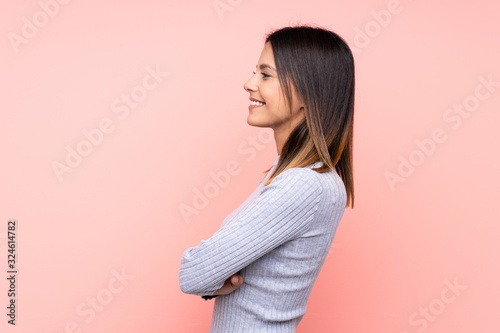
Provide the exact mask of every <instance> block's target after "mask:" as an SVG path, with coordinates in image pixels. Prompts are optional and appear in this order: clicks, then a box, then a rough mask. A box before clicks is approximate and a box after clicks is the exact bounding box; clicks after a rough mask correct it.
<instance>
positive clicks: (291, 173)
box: [264, 167, 322, 195]
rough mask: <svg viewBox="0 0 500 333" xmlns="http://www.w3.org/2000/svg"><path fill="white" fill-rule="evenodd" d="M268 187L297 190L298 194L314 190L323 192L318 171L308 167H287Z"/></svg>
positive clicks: (319, 192) (316, 192)
mask: <svg viewBox="0 0 500 333" xmlns="http://www.w3.org/2000/svg"><path fill="white" fill-rule="evenodd" d="M267 187H269V188H274V187H278V188H282V189H285V190H292V191H297V193H298V194H300V193H304V192H312V193H315V194H317V195H320V194H321V192H322V182H321V180H320V178H319V174H318V172H316V171H314V170H312V169H310V168H307V167H305V168H290V169H287V170H285V171H283V172H281V173H280V174H279V175H277V176H276V177H275V178H274V179H273V181H272V182H271V183H270V184H269V185H267V186H266V187H265V188H267ZM265 188H264V189H265Z"/></svg>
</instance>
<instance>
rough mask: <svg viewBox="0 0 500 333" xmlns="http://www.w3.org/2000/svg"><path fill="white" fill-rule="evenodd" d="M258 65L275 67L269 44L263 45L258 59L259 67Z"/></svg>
mask: <svg viewBox="0 0 500 333" xmlns="http://www.w3.org/2000/svg"><path fill="white" fill-rule="evenodd" d="M260 64H267V65H271V66H273V67H275V65H274V55H273V49H272V46H271V43H270V42H267V43H266V44H265V45H264V48H263V49H262V52H261V54H260V58H259V65H260Z"/></svg>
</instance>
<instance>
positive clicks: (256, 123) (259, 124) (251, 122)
mask: <svg viewBox="0 0 500 333" xmlns="http://www.w3.org/2000/svg"><path fill="white" fill-rule="evenodd" d="M250 118H251V117H248V118H247V124H248V125H250V126H255V127H269V125H268V124H266V123H265V122H262V121H256V120H255V119H253V120H252V119H250Z"/></svg>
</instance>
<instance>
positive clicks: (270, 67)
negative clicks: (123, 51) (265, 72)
mask: <svg viewBox="0 0 500 333" xmlns="http://www.w3.org/2000/svg"><path fill="white" fill-rule="evenodd" d="M255 68H257V65H255ZM264 68H269V69H272V70H273V71H275V72H276V68H274V67H272V66H270V65H268V64H262V65H260V69H264Z"/></svg>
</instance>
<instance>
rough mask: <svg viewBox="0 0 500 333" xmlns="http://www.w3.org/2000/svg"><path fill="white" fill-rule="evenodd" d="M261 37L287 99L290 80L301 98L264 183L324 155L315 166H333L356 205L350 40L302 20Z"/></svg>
mask: <svg viewBox="0 0 500 333" xmlns="http://www.w3.org/2000/svg"><path fill="white" fill-rule="evenodd" d="M265 42H266V43H267V42H270V44H271V46H272V51H273V55H274V60H275V64H276V72H277V74H278V80H279V82H280V86H281V88H282V89H281V90H282V93H284V97H285V98H286V99H287V101H288V105H289V106H291V105H292V101H291V88H292V86H293V87H294V88H295V91H296V93H298V95H299V97H300V98H301V99H302V102H303V104H304V107H305V110H304V111H305V119H304V120H303V121H302V122H301V123H300V124H299V125H297V127H295V129H294V130H293V131H292V132H291V133H290V135H289V137H288V139H287V141H286V142H285V144H284V146H283V148H282V151H281V154H280V159H279V162H278V164H277V166H276V169H275V170H274V172H273V173H272V175H271V177H270V178H269V180H268V181H267V182H266V183H265V184H264V186H267V185H269V184H270V183H271V181H272V180H273V179H274V178H275V177H277V176H278V175H279V174H280V173H282V172H283V171H285V170H288V169H290V168H302V167H305V166H308V165H310V164H313V163H316V162H319V161H322V162H323V163H324V164H323V165H322V166H321V167H319V168H315V169H313V170H315V171H317V172H320V173H322V172H327V171H330V170H332V169H333V168H335V170H336V171H337V173H338V174H339V176H340V177H341V178H342V181H343V183H344V185H345V189H346V193H347V202H346V207H348V206H349V204H350V205H351V208H354V179H353V168H352V140H353V121H354V59H353V56H352V53H351V50H350V48H349V46H348V45H347V43H346V42H345V41H344V40H343V39H342V38H341V37H340V36H338V35H337V34H336V33H334V32H332V31H329V30H326V29H323V28H319V27H312V26H306V25H301V26H295V27H284V28H281V29H279V30H275V31H274V32H271V33H269V34H268V35H267V36H266V39H265ZM290 112H291V109H290ZM271 168H272V167H271ZM271 168H269V169H268V170H267V171H265V173H267V172H269V170H271Z"/></svg>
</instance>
